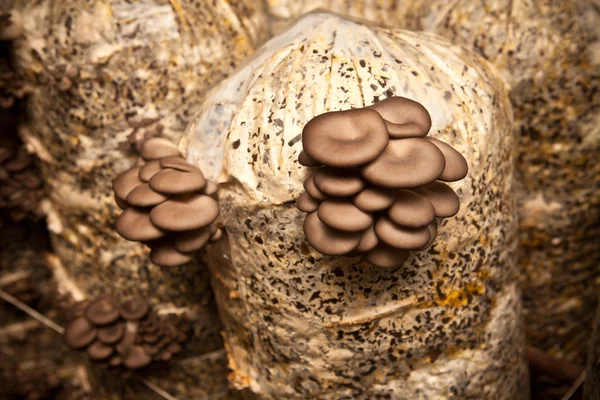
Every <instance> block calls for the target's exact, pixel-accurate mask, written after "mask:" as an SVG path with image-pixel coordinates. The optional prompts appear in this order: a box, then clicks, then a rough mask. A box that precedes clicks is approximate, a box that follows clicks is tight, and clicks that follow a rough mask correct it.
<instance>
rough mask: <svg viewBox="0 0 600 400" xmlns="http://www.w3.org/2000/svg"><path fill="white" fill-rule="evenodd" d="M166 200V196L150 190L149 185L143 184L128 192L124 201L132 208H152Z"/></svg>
mask: <svg viewBox="0 0 600 400" xmlns="http://www.w3.org/2000/svg"><path fill="white" fill-rule="evenodd" d="M167 199H168V197H167V196H165V195H163V194H161V193H159V192H157V191H155V190H152V188H150V185H148V184H147V183H143V184H141V185H139V186H138V187H136V188H135V189H133V190H132V191H131V192H129V194H128V195H127V198H126V199H125V200H126V201H127V203H129V204H131V205H132V206H136V207H152V206H156V205H158V204H160V203H162V202H164V201H166V200H167Z"/></svg>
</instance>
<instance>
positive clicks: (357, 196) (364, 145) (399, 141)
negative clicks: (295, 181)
mask: <svg viewBox="0 0 600 400" xmlns="http://www.w3.org/2000/svg"><path fill="white" fill-rule="evenodd" d="M430 128H431V118H430V116H429V113H428V112H427V110H426V109H425V108H424V107H423V106H422V105H421V104H419V103H417V102H415V101H412V100H409V99H406V98H402V97H392V98H389V99H386V100H383V101H381V102H379V103H377V104H375V105H372V106H370V107H366V108H362V109H354V110H348V111H337V112H329V113H325V114H322V115H319V116H317V117H315V118H313V119H312V120H311V121H309V122H308V123H307V124H306V126H305V127H304V130H303V132H302V144H303V147H304V148H303V151H302V152H301V153H300V155H299V158H298V162H299V163H300V164H301V165H304V166H306V167H311V168H313V174H312V175H311V176H310V177H309V178H307V179H306V181H305V182H304V188H305V190H306V191H305V192H304V193H303V194H302V195H301V196H300V197H299V198H298V200H297V206H298V209H299V210H300V211H302V212H306V213H308V215H307V216H306V219H305V220H304V232H305V235H306V239H307V241H308V242H309V243H310V244H311V245H312V246H313V247H314V248H315V249H316V250H317V251H319V252H320V253H322V254H325V255H337V256H357V255H362V256H363V258H364V259H365V260H366V261H369V262H370V263H371V264H373V265H376V266H380V267H393V266H397V265H401V264H402V263H403V262H404V261H405V260H406V258H407V257H408V255H409V251H410V250H421V249H425V248H427V247H429V246H430V245H431V244H432V243H433V241H434V240H435V238H436V236H437V219H436V218H448V217H451V216H453V215H455V214H456V213H457V212H458V210H459V207H460V204H459V198H458V196H457V194H456V193H455V192H454V190H452V189H451V188H450V187H449V186H448V185H446V184H444V183H442V182H440V181H446V182H453V181H457V180H460V179H463V178H464V177H465V176H466V175H467V171H468V166H467V162H466V160H465V159H464V157H463V156H462V155H461V154H460V153H458V152H457V151H456V150H455V149H453V148H452V147H451V146H449V145H448V144H446V143H444V142H442V141H440V140H437V139H434V138H429V137H428V138H426V137H425V136H426V135H427V133H428V132H429V129H430Z"/></svg>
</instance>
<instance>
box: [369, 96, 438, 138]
mask: <svg viewBox="0 0 600 400" xmlns="http://www.w3.org/2000/svg"><path fill="white" fill-rule="evenodd" d="M369 108H372V109H373V110H375V111H377V112H378V113H379V114H380V115H381V116H382V117H383V119H385V120H386V121H388V122H389V123H388V124H387V125H388V131H389V135H390V137H392V138H408V137H423V136H425V135H427V133H428V132H429V130H430V129H431V116H430V115H429V112H427V109H426V108H425V107H423V105H422V104H421V103H418V102H416V101H414V100H410V99H407V98H406V97H398V96H396V97H390V98H387V99H385V100H382V101H380V102H378V103H375V104H373V105H372V106H369Z"/></svg>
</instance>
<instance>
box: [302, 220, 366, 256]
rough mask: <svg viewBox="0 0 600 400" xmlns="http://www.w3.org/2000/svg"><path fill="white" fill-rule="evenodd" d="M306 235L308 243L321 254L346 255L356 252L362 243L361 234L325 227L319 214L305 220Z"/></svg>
mask: <svg viewBox="0 0 600 400" xmlns="http://www.w3.org/2000/svg"><path fill="white" fill-rule="evenodd" d="M304 233H305V234H306V239H307V240H308V242H309V243H310V244H311V245H312V246H313V247H314V248H315V249H316V250H317V251H318V252H319V253H321V254H325V255H330V256H334V255H338V256H339V255H344V254H346V253H349V252H351V251H352V250H354V249H355V248H356V247H357V246H358V243H359V242H360V237H361V234H360V232H342V231H339V230H337V229H333V228H330V227H328V226H327V225H325V224H324V223H323V222H321V220H320V219H319V217H318V216H317V213H316V212H314V213H311V214H308V215H307V216H306V219H305V220H304Z"/></svg>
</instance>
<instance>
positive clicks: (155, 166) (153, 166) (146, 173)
mask: <svg viewBox="0 0 600 400" xmlns="http://www.w3.org/2000/svg"><path fill="white" fill-rule="evenodd" d="M161 169H162V168H161V166H160V160H152V161H148V162H147V163H146V164H144V165H142V167H141V168H140V172H139V173H138V175H139V177H140V179H141V180H142V181H144V182H148V181H149V180H150V179H152V177H153V176H154V175H156V174H157V173H159V172H160V170H161Z"/></svg>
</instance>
